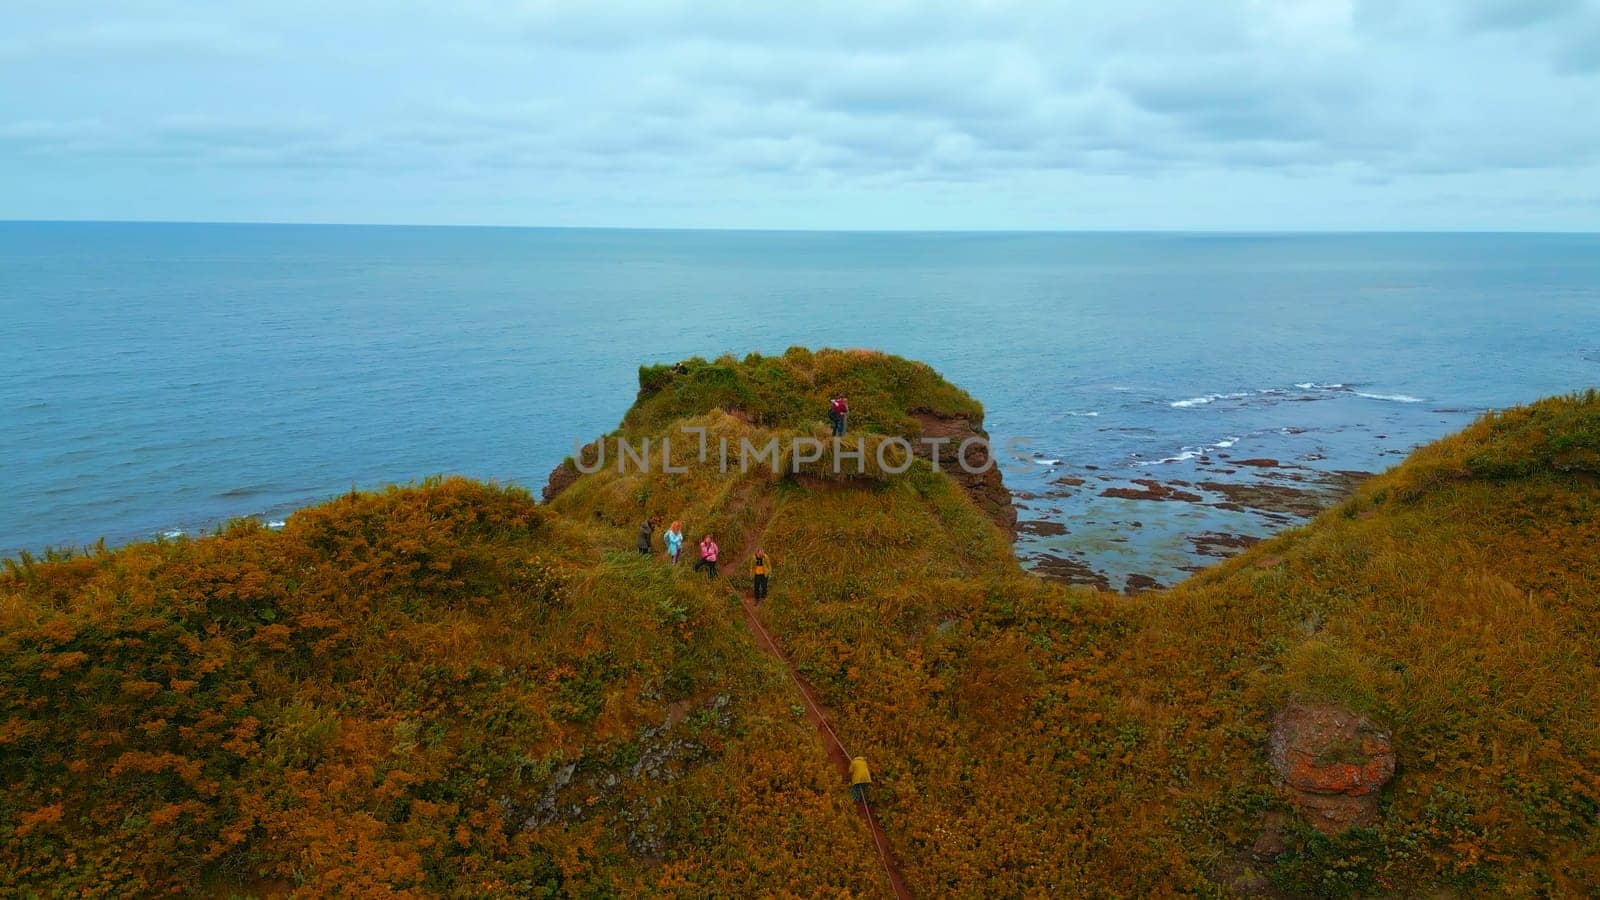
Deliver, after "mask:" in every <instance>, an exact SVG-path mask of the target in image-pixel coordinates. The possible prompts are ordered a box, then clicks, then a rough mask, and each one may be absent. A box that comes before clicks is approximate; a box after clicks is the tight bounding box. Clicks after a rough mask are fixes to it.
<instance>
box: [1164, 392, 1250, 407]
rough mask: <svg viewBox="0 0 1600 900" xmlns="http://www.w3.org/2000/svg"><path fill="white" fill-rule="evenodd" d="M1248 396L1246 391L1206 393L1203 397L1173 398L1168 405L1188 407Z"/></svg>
mask: <svg viewBox="0 0 1600 900" xmlns="http://www.w3.org/2000/svg"><path fill="white" fill-rule="evenodd" d="M1248 396H1250V395H1249V394H1248V393H1238V394H1206V395H1205V396H1204V397H1190V398H1189V399H1187V400H1174V401H1172V403H1171V404H1169V405H1170V406H1172V407H1175V408H1177V409H1189V408H1191V407H1195V406H1206V405H1209V404H1212V403H1215V402H1217V401H1218V400H1242V399H1244V398H1245V397H1248Z"/></svg>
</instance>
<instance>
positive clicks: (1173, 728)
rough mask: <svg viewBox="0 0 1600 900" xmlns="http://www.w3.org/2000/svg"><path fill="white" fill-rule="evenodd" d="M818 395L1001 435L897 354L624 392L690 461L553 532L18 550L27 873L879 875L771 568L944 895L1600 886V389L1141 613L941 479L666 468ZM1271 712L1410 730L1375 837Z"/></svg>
mask: <svg viewBox="0 0 1600 900" xmlns="http://www.w3.org/2000/svg"><path fill="white" fill-rule="evenodd" d="M836 392H842V393H845V394H847V395H848V396H849V397H850V398H851V405H852V407H853V416H852V421H851V427H852V429H853V430H854V431H859V432H866V433H867V434H868V436H869V440H870V441H881V440H884V439H886V438H888V437H892V436H901V437H913V438H914V437H917V436H920V435H921V434H923V433H924V431H925V429H926V428H927V427H928V423H929V422H930V421H935V420H936V421H953V420H960V421H962V422H963V423H965V424H966V425H967V426H970V428H972V429H981V423H982V408H981V406H980V405H979V404H978V403H977V402H976V401H974V400H973V399H972V398H970V397H968V396H967V395H966V394H965V393H963V392H962V391H960V390H959V389H958V388H956V387H954V386H953V385H950V384H949V383H948V382H945V381H944V380H943V379H941V378H939V376H938V375H937V374H936V373H934V372H933V370H931V369H929V368H928V367H927V366H924V365H921V364H919V363H913V362H909V361H906V360H902V359H897V358H895V357H891V356H886V355H882V354H876V353H870V352H865V351H818V352H815V353H812V352H809V351H804V350H792V351H790V352H789V353H787V354H785V355H783V356H782V357H775V358H767V357H756V356H751V357H747V358H745V359H744V360H734V359H723V360H718V361H716V362H706V361H703V360H691V361H689V362H688V363H686V364H685V366H684V368H683V369H682V370H677V369H674V368H670V367H651V368H645V369H642V370H641V372H640V395H639V398H638V401H637V402H636V404H635V405H634V407H633V409H631V410H630V411H629V412H628V414H627V415H626V416H625V417H624V420H623V422H622V425H621V428H620V429H619V431H618V432H617V435H618V436H625V437H627V438H629V439H632V440H635V441H639V440H642V439H644V438H655V439H658V440H657V442H656V443H655V445H654V446H655V447H659V438H661V437H669V436H670V437H671V438H672V441H673V443H672V451H673V461H674V463H675V464H677V465H680V466H682V467H683V468H685V469H686V470H687V471H686V472H684V473H681V474H670V473H664V472H662V471H661V467H660V466H659V465H653V466H652V467H651V471H648V472H643V471H637V470H635V469H632V468H630V470H629V471H625V472H619V471H618V469H617V466H616V463H615V460H614V459H608V465H607V466H606V468H605V469H603V470H602V471H599V472H595V473H594V474H589V475H584V476H582V477H576V478H571V477H570V476H573V475H576V472H575V471H573V470H571V469H570V468H569V469H568V473H567V474H568V476H569V478H564V479H558V480H559V481H561V482H562V485H563V489H560V490H558V491H554V492H553V493H554V499H553V500H552V501H551V502H550V503H549V504H547V505H540V504H536V503H535V502H534V501H533V499H532V498H531V497H530V496H529V495H528V494H527V493H526V492H524V491H521V490H518V489H506V488H500V487H496V486H493V485H482V484H475V483H470V482H465V481H460V480H449V481H443V482H429V483H424V484H422V485H419V486H415V487H408V488H394V489H390V490H389V491H386V492H382V493H362V494H352V495H349V496H346V497H341V498H339V499H336V500H333V501H331V502H329V503H327V504H324V505H322V506H318V507H314V508H311V509H307V510H303V511H301V512H299V513H297V514H296V515H294V516H293V517H291V518H290V520H289V522H288V524H287V526H286V527H285V528H284V529H283V530H281V531H277V532H274V531H269V530H266V529H264V528H261V527H259V526H256V525H253V524H250V523H244V522H241V523H235V524H233V525H232V526H230V527H228V528H226V529H224V530H223V531H222V532H221V533H219V534H217V535H215V536H211V537H207V538H204V539H201V540H195V541H178V542H165V543H148V544H138V545H133V546H130V547H126V548H123V549H120V550H116V551H110V552H94V553H90V554H88V555H72V556H62V557H58V558H52V559H48V560H35V559H22V560H17V561H12V562H10V563H8V564H7V566H6V570H5V572H4V574H3V575H0V671H3V677H0V777H3V778H4V781H5V784H6V785H7V787H8V790H7V791H6V792H5V793H4V794H3V795H0V887H3V888H4V890H5V891H8V892H9V891H18V892H21V893H24V894H57V893H88V894H123V893H128V892H178V893H181V892H189V891H195V890H202V891H208V892H220V893H226V892H230V891H231V892H235V893H242V894H256V893H269V892H275V891H279V890H288V889H293V888H300V889H303V890H306V891H308V892H314V893H326V892H333V891H340V890H343V891H349V892H353V893H370V892H378V891H386V890H391V889H393V890H401V891H410V892H416V893H426V894H436V893H437V894H453V895H462V896H466V895H484V894H521V895H529V894H531V895H536V896H537V895H579V896H612V895H638V894H663V895H683V896H706V895H720V896H750V895H754V894H771V893H779V894H783V893H786V892H787V893H793V894H795V895H800V896H812V895H817V894H824V893H826V894H834V895H851V894H859V895H870V894H873V893H875V892H880V891H881V890H882V877H883V876H882V873H881V872H880V871H879V869H878V863H877V859H876V856H875V851H874V849H873V846H872V843H871V842H870V840H869V839H868V838H867V837H866V833H865V829H864V828H863V827H862V826H861V825H860V823H859V822H858V821H857V820H856V819H855V818H854V816H853V815H852V813H851V808H850V804H849V800H848V796H847V795H846V794H845V792H844V790H843V787H842V785H840V784H839V783H837V780H836V777H835V775H834V774H833V772H832V771H831V770H830V769H829V768H828V766H827V764H826V761H825V756H824V751H823V749H822V745H821V743H820V741H819V738H818V737H817V735H816V733H815V732H814V731H813V730H812V729H811V727H810V725H809V724H808V723H807V721H806V719H805V717H804V711H803V709H802V708H801V707H800V706H799V705H798V704H799V702H800V701H799V700H798V699H797V697H796V696H795V694H794V692H793V686H792V684H791V683H790V682H789V681H788V680H787V676H786V675H785V674H784V673H783V671H782V668H781V667H780V665H779V664H777V663H776V662H774V661H773V660H771V659H769V658H768V657H765V656H763V655H762V654H761V653H760V652H759V651H758V650H757V649H756V647H755V645H754V643H753V642H752V641H751V639H750V637H749V635H748V634H746V632H745V630H744V626H743V624H742V622H741V613H740V610H739V605H738V601H737V598H736V597H735V595H734V593H733V591H734V590H736V589H742V588H743V587H745V586H746V585H747V584H748V577H747V567H746V566H745V564H744V560H745V557H746V555H747V553H748V550H749V549H750V548H752V547H753V546H754V545H755V544H756V543H758V542H759V543H760V544H762V545H763V546H764V547H765V548H766V549H767V551H768V552H769V553H770V554H771V556H772V558H773V562H774V575H773V589H772V596H771V599H770V601H769V602H768V603H767V604H765V605H763V607H762V616H763V617H764V619H765V621H766V623H767V627H768V628H769V629H770V630H771V631H772V633H773V635H774V636H775V637H776V638H777V640H778V641H779V642H780V643H781V644H782V645H783V646H784V647H785V649H787V651H788V652H789V654H790V655H791V657H792V658H793V659H794V661H795V663H796V665H797V667H798V668H799V669H800V671H801V672H802V674H804V675H805V676H806V677H807V679H808V680H809V681H810V682H811V684H812V685H813V686H814V687H815V689H816V691H817V693H818V695H819V697H820V698H821V700H822V702H823V704H824V706H825V707H826V708H827V709H828V711H829V713H830V715H831V717H832V719H833V722H834V724H835V726H836V727H837V728H838V729H839V731H840V733H841V735H842V736H843V737H844V738H845V739H846V740H847V742H848V743H849V744H850V745H851V748H852V750H854V751H855V752H860V753H862V754H864V755H866V756H867V757H868V758H869V759H870V760H871V761H872V762H873V765H874V768H875V771H876V776H877V781H876V784H875V791H876V794H875V808H876V810H877V812H878V814H879V815H880V817H881V819H882V821H883V823H884V828H885V830H886V832H887V834H888V836H889V839H890V841H891V842H892V843H893V845H894V849H895V851H896V852H897V854H898V856H899V857H900V859H901V861H902V863H903V867H904V870H905V873H906V876H907V879H908V881H909V882H910V884H911V886H912V888H913V889H914V890H916V891H918V892H919V893H921V894H924V895H927V896H943V895H952V896H1077V895H1094V896H1134V895H1150V894H1162V893H1197V894H1205V895H1218V894H1221V895H1227V894H1234V893H1256V894H1272V893H1280V894H1284V895H1308V896H1312V895H1314V896H1329V895H1350V896H1354V895H1373V894H1394V895H1401V896H1414V895H1419V894H1435V895H1445V896H1449V895H1460V896H1468V895H1482V894H1484V893H1510V894H1521V895H1540V894H1543V895H1557V896H1563V895H1565V896H1581V895H1584V894H1592V893H1594V892H1596V891H1600V825H1597V811H1600V706H1597V700H1596V691H1595V689H1594V685H1596V684H1597V683H1600V488H1597V486H1596V484H1597V479H1600V396H1596V395H1595V394H1594V393H1592V392H1591V393H1588V394H1584V395H1575V396H1570V397H1563V398H1553V399H1549V400H1544V401H1541V402H1539V403H1536V404H1533V405H1531V406H1528V407H1523V408H1518V409H1514V410H1509V411H1506V412H1504V413H1501V414H1497V415H1491V416H1488V417H1486V418H1484V419H1483V420H1481V421H1480V422H1478V423H1477V424H1476V425H1474V426H1473V427H1472V428H1470V429H1468V430H1467V431H1465V432H1463V433H1462V434H1460V435H1457V436H1455V437H1452V438H1449V439H1447V440H1444V441H1441V442H1439V443H1437V444H1434V445H1430V446H1429V447H1425V448H1423V449H1421V450H1419V451H1417V452H1416V453H1415V454H1414V455H1413V456H1412V458H1411V459H1409V460H1408V461H1407V462H1406V463H1405V464H1403V465H1401V466H1400V467H1398V468H1396V469H1395V470H1392V471H1391V472H1389V473H1386V474H1384V475H1382V476H1379V477H1377V478H1374V479H1372V480H1371V481H1370V482H1368V483H1366V484H1365V485H1363V486H1362V487H1361V488H1360V489H1359V490H1358V491H1357V493H1356V495H1355V496H1354V497H1352V498H1351V499H1350V500H1348V501H1347V502H1345V503H1344V504H1342V505H1341V506H1339V507H1338V508H1336V509H1334V510H1330V511H1329V512H1327V513H1325V514H1324V515H1322V516H1321V517H1320V518H1318V519H1317V520H1316V521H1315V522H1313V523H1312V524H1310V525H1308V526H1306V527H1303V528H1299V529H1295V530H1293V531H1290V532H1287V533H1285V534H1282V535H1280V536H1278V537H1276V538H1274V539H1272V540H1270V541H1268V542H1266V543H1263V544H1261V545H1259V546H1257V547H1255V548H1253V549H1251V550H1250V551H1248V552H1246V553H1245V554H1243V555H1242V556H1240V557H1238V558H1235V559H1233V560H1230V561H1228V562H1226V563H1223V564H1221V565H1219V566H1217V567H1216V568H1214V569H1212V570H1209V571H1207V572H1205V573H1202V574H1201V575H1199V576H1197V577H1195V578H1193V579H1191V580H1189V581H1188V582H1185V583H1184V584H1182V585H1180V586H1178V587H1177V588H1175V589H1173V590H1171V591H1164V592H1154V593H1148V594H1144V595H1141V596H1139V597H1135V598H1127V597H1121V596H1116V595H1110V594H1100V593H1095V592H1093V591H1089V590H1083V589H1068V588H1065V587H1062V586H1059V585H1054V584H1049V583H1045V582H1042V581H1040V580H1039V579H1037V578H1034V577H1032V576H1030V575H1028V574H1026V573H1024V572H1023V571H1022V570H1021V569H1020V568H1019V567H1018V566H1017V564H1016V562H1015V560H1014V558H1013V556H1012V554H1011V549H1010V544H1009V541H1008V539H1007V534H1006V532H1005V530H1004V524H1005V523H1004V522H1003V521H1000V520H999V519H998V518H997V516H996V514H995V510H994V509H993V508H992V503H990V502H988V501H987V500H986V498H985V497H983V496H982V495H981V488H975V486H974V485H973V484H971V483H962V482H958V481H957V480H956V479H954V478H952V477H951V476H950V474H949V469H950V467H949V466H945V467H943V469H942V470H941V471H935V470H934V467H933V465H932V463H931V461H930V460H929V459H926V458H920V459H916V460H914V461H913V462H912V464H911V465H910V467H909V469H908V470H907V471H905V472H903V473H895V472H890V471H884V470H883V469H882V468H881V467H876V466H873V465H872V461H873V460H872V457H873V454H872V453H871V452H870V451H869V452H868V454H867V457H868V465H867V471H866V472H864V473H862V474H859V475H845V476H834V475H832V474H831V472H830V471H829V470H828V469H827V467H826V466H821V465H812V466H810V467H808V468H804V469H803V471H802V472H801V473H800V474H798V475H797V474H794V473H793V471H792V466H791V465H788V464H787V463H788V462H790V461H791V460H790V459H788V458H786V459H785V465H783V466H782V467H781V469H782V471H780V472H779V473H777V474H774V473H772V472H771V471H770V470H769V469H767V468H765V467H761V466H757V467H754V468H752V469H751V470H750V471H748V472H740V471H738V468H737V466H734V467H733V470H732V471H728V472H724V471H722V470H721V467H720V466H719V465H718V462H717V460H716V458H715V453H714V452H713V454H712V458H711V459H710V460H708V461H706V462H701V461H700V459H699V457H698V448H697V446H695V445H694V444H693V443H691V442H689V441H680V440H679V435H680V433H681V432H680V431H679V429H680V428H681V426H682V425H684V424H689V425H693V426H698V427H703V428H705V429H706V433H707V435H708V437H709V439H710V441H711V444H712V446H713V447H715V446H716V445H717V442H718V439H719V438H728V439H729V440H730V442H731V443H732V445H733V446H735V447H737V446H739V444H740V442H741V441H749V442H750V443H751V444H752V445H755V446H761V445H763V444H764V443H765V442H766V441H768V440H769V439H771V438H773V437H777V438H779V439H780V444H781V445H783V446H788V444H789V441H788V439H789V438H793V437H797V436H815V437H822V436H825V435H826V426H825V423H824V422H823V421H822V414H821V410H822V409H823V403H824V400H825V398H826V397H828V396H829V395H831V394H833V393H836ZM930 417H931V418H930ZM654 452H656V453H657V454H659V450H656V451H654ZM656 462H659V458H658V459H657V460H656ZM569 465H570V464H569ZM851 465H852V466H853V465H854V464H853V463H851ZM649 515H659V516H662V517H664V521H670V520H671V519H681V520H682V521H683V522H684V523H685V531H686V534H687V536H688V539H689V540H688V542H687V543H686V546H685V554H686V556H691V555H692V542H693V541H694V539H696V538H698V536H699V535H700V534H702V533H704V532H706V531H712V532H715V533H716V534H717V535H718V538H719V541H720V543H721V545H722V548H723V551H724V572H725V575H727V576H728V577H727V578H725V579H724V580H723V581H722V582H718V583H714V584H713V583H708V582H706V581H705V580H704V579H703V578H697V577H695V576H693V575H691V574H690V572H689V571H688V566H687V565H682V566H679V567H678V568H677V569H676V570H674V569H671V568H669V567H667V566H665V565H664V564H663V562H662V561H661V560H660V558H659V557H656V558H650V559H642V558H640V557H639V555H638V554H637V553H636V552H635V551H634V550H633V549H632V545H633V540H634V533H635V530H636V528H637V525H638V522H639V521H640V520H641V519H643V518H644V517H646V516H649ZM1290 700H1297V701H1305V702H1320V703H1328V704H1334V705H1337V706H1338V707H1339V708H1341V709H1344V710H1349V711H1350V712H1351V713H1352V714H1359V715H1362V716H1365V717H1367V718H1368V719H1369V720H1370V721H1371V722H1372V723H1374V724H1375V725H1376V726H1377V727H1379V728H1382V729H1383V730H1384V731H1385V732H1387V733H1388V734H1389V735H1390V736H1391V737H1392V742H1393V746H1394V750H1395V754H1396V756H1397V758H1398V775H1397V776H1396V777H1395V779H1394V780H1393V782H1391V783H1390V784H1389V785H1388V786H1387V787H1386V788H1385V789H1384V790H1383V792H1382V794H1381V796H1380V797H1379V803H1380V807H1381V815H1380V816H1379V818H1378V819H1377V820H1376V821H1375V822H1374V823H1372V824H1370V825H1367V826H1362V827H1357V828H1355V829H1353V830H1350V831H1347V832H1344V833H1342V834H1324V833H1323V832H1321V831H1319V830H1317V829H1315V828H1312V827H1310V826H1309V825H1308V824H1306V823H1305V820H1304V818H1303V816H1302V815H1301V814H1300V813H1299V812H1298V811H1297V809H1296V807H1295V805H1294V803H1293V802H1292V801H1291V799H1290V798H1289V797H1288V796H1287V794H1286V792H1285V791H1284V790H1283V789H1281V788H1279V787H1277V786H1275V779H1274V775H1273V771H1272V769H1271V766H1270V764H1269V760H1268V755H1269V754H1268V748H1267V745H1268V735H1269V732H1270V731H1271V728H1272V716H1273V714H1274V712H1275V711H1276V710H1278V709H1280V708H1282V707H1283V706H1284V705H1285V704H1286V703H1287V702H1289V701H1290ZM1269 834H1270V835H1271V836H1272V837H1273V840H1272V841H1270V842H1268V843H1270V844H1272V846H1270V847H1269V848H1267V849H1263V846H1262V837H1263V835H1269ZM197 886H199V887H197Z"/></svg>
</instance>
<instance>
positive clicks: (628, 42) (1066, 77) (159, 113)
mask: <svg viewBox="0 0 1600 900" xmlns="http://www.w3.org/2000/svg"><path fill="white" fill-rule="evenodd" d="M0 218H9V219H35V218H42V219H166V220H229V221H280V222H283V221H287V222H384V223H443V224H517V225H615V226H648V227H734V228H738V227H755V228H939V229H943V228H984V229H987V228H1017V229H1034V228H1069V229H1100V228H1177V229H1259V228H1269V229H1270V228H1288V229H1322V228H1331V229H1343V228H1356V229H1386V228H1404V229H1409V228H1440V229H1457V228H1460V229H1485V228H1488V229H1498V228H1504V229H1519V230H1520V229H1533V230H1539V229H1556V230H1568V229H1578V230H1600V0H1160V2H1155V0H1075V2H1059V3H1046V2H1042V0H1016V2H1006V0H989V2H928V3H901V2H893V0H842V2H836V0H809V2H806V3H767V2H758V0H732V2H721V0H683V2H668V0H661V2H608V0H585V2H577V0H574V2H559V3H558V2H515V0H499V2H494V0H451V2H439V0H427V2H423V0H414V2H413V0H382V2H380V0H316V2H311V0H262V2H255V0H217V2H209V3H196V2H193V0H122V2H115V3H108V2H104V0H94V2H81V0H0Z"/></svg>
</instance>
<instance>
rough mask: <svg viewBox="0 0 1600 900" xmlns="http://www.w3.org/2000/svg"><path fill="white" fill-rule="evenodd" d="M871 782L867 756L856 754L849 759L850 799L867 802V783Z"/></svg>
mask: <svg viewBox="0 0 1600 900" xmlns="http://www.w3.org/2000/svg"><path fill="white" fill-rule="evenodd" d="M871 783H872V773H871V772H870V771H868V770H867V758H866V757H865V756H858V757H856V758H855V759H852V760H850V799H852V800H854V801H855V802H857V803H866V802H867V785H869V784H871Z"/></svg>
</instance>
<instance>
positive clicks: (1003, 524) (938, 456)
mask: <svg viewBox="0 0 1600 900" xmlns="http://www.w3.org/2000/svg"><path fill="white" fill-rule="evenodd" d="M911 415H912V417H913V418H915V419H916V420H917V423H918V424H919V425H921V426H922V434H921V440H918V441H916V442H914V446H915V448H916V454H917V455H918V456H920V457H922V458H923V459H926V460H928V461H930V462H933V463H935V464H936V465H937V466H938V468H939V469H941V470H942V471H945V472H948V473H950V477H951V478H954V479H955V480H956V483H958V484H960V485H961V487H962V488H963V489H964V490H966V492H967V494H968V495H969V496H970V497H972V501H973V502H974V503H976V504H978V508H979V509H981V510H983V511H984V514H985V515H987V516H988V517H989V518H991V519H993V520H994V522H995V524H997V525H999V526H1000V528H1001V530H1003V531H1005V533H1006V537H1008V538H1010V539H1011V540H1016V539H1017V509H1016V507H1014V506H1012V505H1011V492H1010V491H1008V490H1006V485H1005V481H1004V480H1003V479H1002V478H1001V477H1000V466H999V464H998V463H997V462H995V461H994V460H993V458H992V456H991V454H990V452H989V433H988V432H987V431H984V430H983V428H982V427H980V426H979V425H976V424H974V423H973V421H972V420H971V419H969V418H967V417H966V416H945V415H940V414H939V413H936V412H933V411H932V410H927V409H915V410H912V411H911ZM969 439H971V440H970V442H969V443H967V444H966V464H965V465H963V464H962V460H961V458H960V456H961V447H962V444H963V443H964V442H968V441H969Z"/></svg>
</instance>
